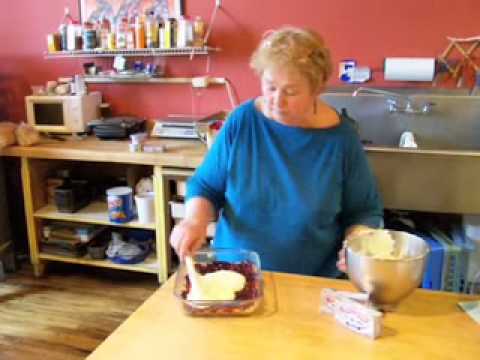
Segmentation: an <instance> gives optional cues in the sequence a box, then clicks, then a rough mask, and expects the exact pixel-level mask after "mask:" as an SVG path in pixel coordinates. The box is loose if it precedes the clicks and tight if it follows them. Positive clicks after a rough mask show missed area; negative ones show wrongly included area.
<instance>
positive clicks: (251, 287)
mask: <svg viewBox="0 0 480 360" xmlns="http://www.w3.org/2000/svg"><path fill="white" fill-rule="evenodd" d="M193 260H194V263H195V268H196V270H197V272H198V273H200V274H202V275H204V274H206V273H210V272H214V271H217V270H233V271H237V272H240V273H241V274H243V275H244V276H245V278H246V285H245V287H244V288H243V289H242V290H241V291H239V292H237V293H236V298H235V300H227V301H223V300H210V301H206V300H201V301H200V300H188V299H187V295H188V291H189V287H190V281H189V279H188V275H187V269H186V266H185V263H183V262H182V263H181V264H180V266H179V268H178V271H177V273H176V278H175V288H174V294H175V296H176V297H177V299H178V300H179V303H180V304H181V306H182V307H183V309H184V311H185V313H187V314H188V315H192V316H237V315H248V314H251V313H253V312H254V311H255V310H257V309H258V308H259V306H260V304H261V303H262V300H263V279H262V273H261V267H260V258H259V256H258V254H257V253H256V252H254V251H249V250H244V249H205V250H200V251H198V252H197V253H196V254H195V255H194V256H193Z"/></svg>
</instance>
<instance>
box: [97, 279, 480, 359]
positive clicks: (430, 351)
mask: <svg viewBox="0 0 480 360" xmlns="http://www.w3.org/2000/svg"><path fill="white" fill-rule="evenodd" d="M264 278H265V301H264V306H263V307H262V308H261V309H260V310H259V311H258V312H257V313H255V314H252V315H250V316H247V317H227V318H221V317H217V318H200V317H190V316H187V315H185V314H184V313H183V309H182V308H181V306H180V304H179V303H177V299H176V298H175V297H174V295H173V280H174V279H173V277H172V278H170V279H169V280H168V281H167V282H166V283H165V284H164V285H163V286H162V287H161V288H160V289H158V290H157V291H156V292H155V293H154V294H153V295H152V296H151V297H150V298H149V299H147V300H146V301H145V303H144V304H143V305H141V306H140V307H139V308H138V309H137V310H136V311H135V312H134V313H133V314H132V315H131V316H130V317H129V318H128V319H127V320H126V321H125V322H124V323H123V324H122V325H120V326H119V327H118V328H117V329H116V330H115V331H114V332H113V333H112V334H111V335H110V336H109V337H108V338H107V339H106V340H105V341H104V342H103V343H102V344H101V345H100V346H99V347H98V348H97V349H96V350H95V351H94V352H93V353H92V354H91V355H90V356H89V357H88V360H104V359H105V360H106V359H116V360H122V359H125V360H126V359H128V360H131V359H142V360H148V359H161V358H165V359H209V360H212V359H241V360H245V359H302V360H304V359H319V358H324V359H349V358H351V359H462V360H466V359H478V358H479V356H480V325H479V324H477V323H475V322H474V321H473V320H472V319H471V318H470V317H469V316H468V315H467V314H466V313H464V312H463V311H462V310H460V308H459V307H458V306H457V303H458V302H459V301H462V300H463V301H465V300H471V299H478V297H476V298H475V297H473V298H472V297H469V296H466V295H460V294H453V293H444V292H431V291H426V290H421V289H418V290H416V291H415V292H414V293H413V294H412V295H411V296H410V297H409V298H407V299H406V300H404V302H403V303H402V304H400V306H399V307H398V308H397V310H396V311H395V312H392V313H387V314H386V315H385V317H384V331H383V335H382V336H381V337H380V338H378V339H377V340H371V339H369V338H366V337H364V336H362V335H358V334H356V333H353V332H351V331H349V330H348V329H346V328H344V327H342V326H341V325H340V324H338V323H336V322H335V320H334V319H333V318H332V317H331V316H329V315H325V314H322V313H320V311H319V305H320V291H321V289H322V288H323V287H330V288H334V289H348V290H352V289H353V287H352V285H351V284H350V282H348V281H342V280H332V279H324V278H319V277H307V276H299V275H290V274H282V273H268V272H267V273H264Z"/></svg>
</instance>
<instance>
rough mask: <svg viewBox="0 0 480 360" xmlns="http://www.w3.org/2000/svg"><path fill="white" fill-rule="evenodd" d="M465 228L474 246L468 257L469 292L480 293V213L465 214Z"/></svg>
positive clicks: (467, 237) (466, 235) (468, 239)
mask: <svg viewBox="0 0 480 360" xmlns="http://www.w3.org/2000/svg"><path fill="white" fill-rule="evenodd" d="M463 229H464V231H465V237H466V239H467V241H469V242H470V243H471V246H472V251H471V253H470V257H469V259H468V271H467V292H468V293H470V294H474V293H480V215H464V216H463Z"/></svg>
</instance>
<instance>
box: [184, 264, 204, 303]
mask: <svg viewBox="0 0 480 360" xmlns="http://www.w3.org/2000/svg"><path fill="white" fill-rule="evenodd" d="M185 265H186V266H187V274H188V278H189V279H190V286H191V291H192V292H193V293H194V294H202V286H201V284H200V282H201V279H200V275H199V274H198V273H197V271H196V270H195V265H194V264H193V259H192V257H191V256H186V257H185Z"/></svg>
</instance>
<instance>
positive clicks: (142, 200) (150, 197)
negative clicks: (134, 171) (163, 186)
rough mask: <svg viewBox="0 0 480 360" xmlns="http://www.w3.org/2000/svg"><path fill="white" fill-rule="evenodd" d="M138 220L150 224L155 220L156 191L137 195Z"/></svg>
mask: <svg viewBox="0 0 480 360" xmlns="http://www.w3.org/2000/svg"><path fill="white" fill-rule="evenodd" d="M135 204H136V205H137V214H138V222H140V223H142V224H149V223H153V222H154V221H155V193H154V192H147V193H143V194H137V195H135Z"/></svg>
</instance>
